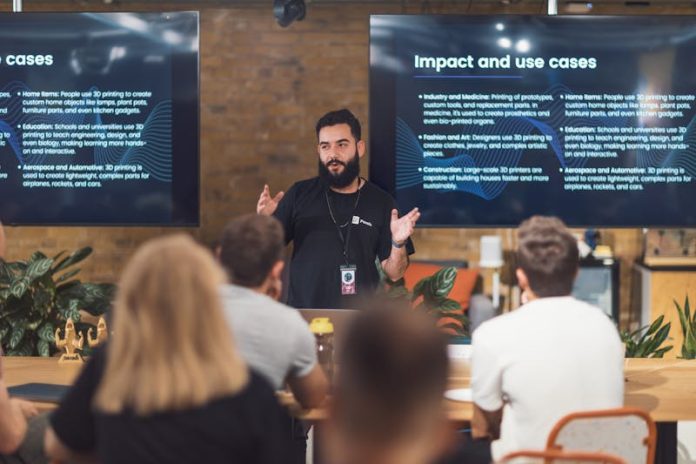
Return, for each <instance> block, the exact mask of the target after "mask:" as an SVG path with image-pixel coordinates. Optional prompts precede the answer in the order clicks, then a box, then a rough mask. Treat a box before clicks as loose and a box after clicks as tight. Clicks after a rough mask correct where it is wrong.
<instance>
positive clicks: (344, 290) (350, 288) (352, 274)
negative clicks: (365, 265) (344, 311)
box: [340, 264, 357, 295]
mask: <svg viewBox="0 0 696 464" xmlns="http://www.w3.org/2000/svg"><path fill="white" fill-rule="evenodd" d="M340 269H341V295H355V294H356V293H357V289H356V286H355V279H356V271H357V268H356V267H355V265H353V264H343V265H341V266H340Z"/></svg>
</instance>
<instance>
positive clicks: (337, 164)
mask: <svg viewBox="0 0 696 464" xmlns="http://www.w3.org/2000/svg"><path fill="white" fill-rule="evenodd" d="M316 131H317V143H318V145H317V151H318V152H319V177H320V178H321V179H323V180H324V181H326V182H327V183H328V184H329V185H330V186H332V187H337V188H343V187H346V186H348V185H350V184H351V182H353V181H354V180H355V179H356V178H357V177H358V176H359V175H360V158H362V157H363V155H365V142H364V141H363V140H362V139H361V128H360V121H358V119H357V118H356V117H355V116H354V115H353V113H351V112H350V111H348V110H347V109H341V110H337V111H331V112H329V113H326V114H325V115H324V116H322V117H321V118H320V119H319V121H317V126H316Z"/></svg>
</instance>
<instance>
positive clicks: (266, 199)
mask: <svg viewBox="0 0 696 464" xmlns="http://www.w3.org/2000/svg"><path fill="white" fill-rule="evenodd" d="M283 195H285V193H284V192H282V191H281V192H278V193H277V194H276V196H274V197H271V190H270V189H269V188H268V184H266V185H264V186H263V191H262V192H261V195H259V201H258V202H257V203H256V213H257V214H263V215H265V216H270V215H271V214H273V213H274V212H275V210H276V208H277V207H278V203H280V200H282V199H283Z"/></svg>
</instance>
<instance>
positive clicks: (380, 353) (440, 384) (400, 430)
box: [332, 300, 448, 462]
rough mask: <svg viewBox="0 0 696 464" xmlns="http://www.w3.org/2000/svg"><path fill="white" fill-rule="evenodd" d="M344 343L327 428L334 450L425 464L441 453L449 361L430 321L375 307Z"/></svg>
mask: <svg viewBox="0 0 696 464" xmlns="http://www.w3.org/2000/svg"><path fill="white" fill-rule="evenodd" d="M344 342H345V343H344V346H343V350H342V352H341V353H342V357H341V369H340V371H339V377H338V385H337V390H336V398H335V404H334V407H335V409H334V411H333V412H334V419H333V420H334V425H335V426H334V427H333V428H332V429H333V430H334V433H335V434H336V435H337V436H338V437H339V438H338V441H339V443H342V444H343V447H345V448H347V449H351V450H353V452H355V453H356V454H357V455H354V456H353V458H354V459H361V460H364V461H365V462H367V461H370V460H379V459H377V457H378V456H379V457H380V459H382V460H384V461H385V462H386V461H389V462H426V461H428V460H430V459H432V458H434V457H436V456H438V455H439V454H441V453H442V451H443V450H444V445H445V441H446V440H444V438H445V437H447V436H448V435H447V434H446V433H445V430H446V420H445V417H444V412H443V409H442V399H443V394H444V391H445V388H446V385H447V377H448V358H447V345H446V340H445V337H444V335H443V334H442V333H441V332H440V331H438V330H437V329H436V327H435V322H434V320H432V318H430V317H429V316H427V315H425V314H422V313H419V312H414V311H413V310H411V308H410V307H408V306H407V305H405V304H399V303H395V302H388V301H384V300H382V301H380V300H374V301H373V302H372V303H370V304H368V305H366V307H365V308H364V309H363V311H362V312H361V313H360V314H359V315H358V316H357V318H356V319H355V320H354V322H353V323H352V325H351V326H350V328H349V329H348V330H347V333H346V335H345V339H344ZM340 448H341V447H340V446H339V451H340ZM405 456H409V457H408V460H407V461H404V459H406V457H405Z"/></svg>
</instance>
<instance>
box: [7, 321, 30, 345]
mask: <svg viewBox="0 0 696 464" xmlns="http://www.w3.org/2000/svg"><path fill="white" fill-rule="evenodd" d="M25 330H26V326H25V325H24V324H17V325H15V326H14V327H12V336H11V337H10V344H9V346H10V348H16V347H17V345H19V342H21V341H22V338H23V337H24V332H25Z"/></svg>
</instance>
